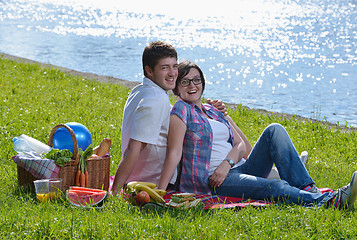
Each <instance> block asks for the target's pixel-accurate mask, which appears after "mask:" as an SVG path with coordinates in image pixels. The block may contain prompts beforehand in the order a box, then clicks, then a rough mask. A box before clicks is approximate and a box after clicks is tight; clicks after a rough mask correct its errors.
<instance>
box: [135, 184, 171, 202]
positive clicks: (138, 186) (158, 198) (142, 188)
mask: <svg viewBox="0 0 357 240" xmlns="http://www.w3.org/2000/svg"><path fill="white" fill-rule="evenodd" d="M134 188H135V191H136V192H137V193H138V192H140V191H145V192H147V193H148V194H149V196H150V198H151V199H153V200H154V201H156V202H158V203H163V204H165V200H164V199H163V198H162V197H161V196H160V195H159V194H158V193H157V192H156V191H155V190H154V189H152V188H150V187H148V186H147V185H143V184H140V183H138V184H136V185H135V187H134Z"/></svg>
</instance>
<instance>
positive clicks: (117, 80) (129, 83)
mask: <svg viewBox="0 0 357 240" xmlns="http://www.w3.org/2000/svg"><path fill="white" fill-rule="evenodd" d="M0 56H1V57H3V58H6V59H11V60H14V61H18V62H24V63H31V64H39V65H41V66H43V67H46V68H55V69H59V70H61V71H63V72H65V73H69V74H71V75H74V76H79V77H85V78H87V79H90V80H94V81H98V82H103V83H111V84H120V85H123V86H126V87H129V88H133V87H135V86H136V85H138V84H140V82H133V81H128V80H124V79H120V78H115V77H111V76H104V75H98V74H95V73H86V72H80V71H77V70H73V69H69V68H65V67H60V66H56V65H52V64H49V63H41V62H38V61H35V60H31V59H27V58H23V57H18V56H14V55H10V54H7V53H3V52H0ZM224 104H225V105H226V107H227V108H231V109H233V110H234V109H237V108H238V106H239V105H240V104H233V103H224ZM243 107H245V108H247V109H249V110H252V111H256V112H259V113H260V114H266V115H273V116H277V117H280V118H286V119H291V118H293V117H294V118H296V119H298V120H299V121H302V122H312V123H315V122H321V123H322V124H325V125H326V124H327V125H328V126H329V127H330V128H332V129H340V130H345V131H346V132H351V131H357V127H346V126H345V125H337V124H334V123H330V122H324V121H319V120H316V119H313V118H306V117H302V116H299V115H295V114H288V113H279V112H270V111H267V110H264V109H255V108H249V107H247V106H243Z"/></svg>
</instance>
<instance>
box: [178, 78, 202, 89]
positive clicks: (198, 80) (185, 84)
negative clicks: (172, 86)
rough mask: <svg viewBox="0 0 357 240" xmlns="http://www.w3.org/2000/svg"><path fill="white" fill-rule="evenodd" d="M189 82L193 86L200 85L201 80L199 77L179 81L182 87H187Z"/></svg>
mask: <svg viewBox="0 0 357 240" xmlns="http://www.w3.org/2000/svg"><path fill="white" fill-rule="evenodd" d="M190 82H193V84H195V85H198V84H201V83H202V79H201V78H200V77H197V78H192V79H188V78H184V79H182V80H181V81H180V84H181V86H182V87H187V86H189V85H190Z"/></svg>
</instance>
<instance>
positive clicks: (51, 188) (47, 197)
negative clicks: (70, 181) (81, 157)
mask: <svg viewBox="0 0 357 240" xmlns="http://www.w3.org/2000/svg"><path fill="white" fill-rule="evenodd" d="M62 182H63V180H62V178H50V179H41V180H35V181H33V184H34V185H35V191H36V198H37V201H38V202H48V201H51V200H54V199H56V198H58V197H59V196H60V195H61V189H62Z"/></svg>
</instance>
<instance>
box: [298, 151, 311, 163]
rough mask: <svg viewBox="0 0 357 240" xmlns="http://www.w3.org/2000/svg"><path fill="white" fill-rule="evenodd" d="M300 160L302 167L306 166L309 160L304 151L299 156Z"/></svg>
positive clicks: (307, 154)
mask: <svg viewBox="0 0 357 240" xmlns="http://www.w3.org/2000/svg"><path fill="white" fill-rule="evenodd" d="M300 159H301V161H302V163H303V164H304V165H306V164H307V160H308V159H309V153H308V152H306V151H303V152H302V153H301V155H300Z"/></svg>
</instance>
